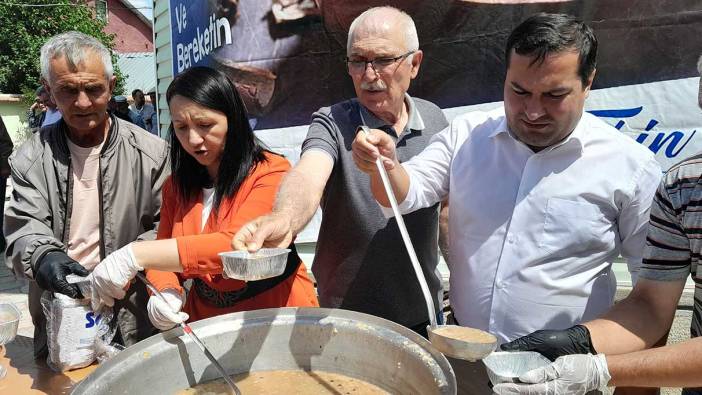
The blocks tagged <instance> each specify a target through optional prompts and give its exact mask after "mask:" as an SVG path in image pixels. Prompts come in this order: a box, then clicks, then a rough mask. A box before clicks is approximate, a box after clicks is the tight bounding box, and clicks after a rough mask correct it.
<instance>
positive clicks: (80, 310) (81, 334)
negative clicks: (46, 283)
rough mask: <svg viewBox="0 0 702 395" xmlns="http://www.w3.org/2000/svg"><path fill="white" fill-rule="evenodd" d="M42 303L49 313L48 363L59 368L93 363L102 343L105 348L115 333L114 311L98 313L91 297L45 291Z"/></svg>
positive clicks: (47, 313) (73, 367) (45, 311)
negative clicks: (91, 301) (113, 323)
mask: <svg viewBox="0 0 702 395" xmlns="http://www.w3.org/2000/svg"><path fill="white" fill-rule="evenodd" d="M41 304H42V308H43V310H44V314H45V315H46V336H47V345H48V349H49V357H48V359H47V364H48V365H49V367H51V368H52V369H53V370H55V371H58V372H63V371H66V370H71V369H77V368H82V367H85V366H88V365H90V364H91V363H93V361H95V358H96V357H97V356H98V352H97V351H98V343H99V344H101V345H102V347H100V349H101V350H105V349H106V347H105V346H104V345H105V344H107V345H108V346H109V344H110V342H111V341H112V338H113V337H114V335H115V330H116V327H112V328H111V327H110V323H111V321H112V312H111V311H108V312H103V313H102V314H95V313H94V312H93V311H92V309H91V307H90V299H72V298H70V297H68V296H65V295H62V294H52V293H51V292H44V294H43V295H42V298H41Z"/></svg>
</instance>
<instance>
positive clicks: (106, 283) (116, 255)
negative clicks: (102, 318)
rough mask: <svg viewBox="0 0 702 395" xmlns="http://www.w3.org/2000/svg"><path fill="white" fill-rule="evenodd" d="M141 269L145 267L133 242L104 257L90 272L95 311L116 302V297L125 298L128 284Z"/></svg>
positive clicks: (92, 300) (92, 301)
mask: <svg viewBox="0 0 702 395" xmlns="http://www.w3.org/2000/svg"><path fill="white" fill-rule="evenodd" d="M140 270H143V268H142V267H141V266H139V264H138V263H137V261H136V259H135V258H134V253H133V252H132V246H131V244H127V245H126V246H124V247H122V248H120V249H119V250H117V251H115V252H113V253H112V254H110V255H108V256H107V257H106V258H105V259H103V260H102V262H100V263H99V264H98V265H97V266H95V269H93V272H92V273H90V287H91V291H92V292H91V300H90V303H91V304H92V307H93V311H100V310H101V309H102V306H103V305H106V306H110V307H111V306H113V305H114V304H115V299H122V298H124V295H125V294H126V291H125V289H127V285H129V282H130V281H131V280H132V279H133V278H134V276H136V274H137V272H138V271H140Z"/></svg>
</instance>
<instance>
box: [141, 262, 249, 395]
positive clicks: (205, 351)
mask: <svg viewBox="0 0 702 395" xmlns="http://www.w3.org/2000/svg"><path fill="white" fill-rule="evenodd" d="M136 275H137V277H139V279H140V280H141V281H143V282H144V284H145V285H146V286H147V287H149V289H150V290H151V292H153V293H154V294H155V295H158V297H159V298H161V300H163V301H164V302H165V303H166V305H167V306H168V307H169V308H170V309H171V310H172V311H173V312H174V313H175V314H178V313H179V311H178V310H176V309H175V308H173V306H171V304H170V303H168V300H167V299H166V298H165V297H164V296H163V294H162V293H161V292H159V290H158V289H156V287H155V286H154V285H153V284H152V283H151V281H149V279H147V278H146V276H144V275H143V274H141V272H137V274H136ZM179 325H180V327H181V328H182V329H183V332H185V333H187V334H188V335H189V336H190V338H191V339H192V340H193V342H195V344H197V346H198V347H199V348H200V350H202V352H203V354H205V356H206V357H207V359H209V360H210V362H212V365H214V367H215V368H217V370H218V371H219V373H220V374H221V375H222V378H223V379H224V381H225V382H226V383H227V384H228V385H229V387H230V388H231V390H232V391H233V392H234V394H235V395H241V391H239V388H238V387H237V386H236V384H235V383H234V380H232V378H231V377H229V375H228V374H227V372H226V371H224V368H223V367H222V365H220V363H219V362H218V361H217V358H215V357H214V355H212V353H211V352H210V350H209V349H208V348H207V346H205V343H203V342H202V340H200V338H199V337H197V335H196V334H195V332H193V330H192V328H190V325H188V324H186V323H185V322H184V321H183V322H181V323H180V324H179Z"/></svg>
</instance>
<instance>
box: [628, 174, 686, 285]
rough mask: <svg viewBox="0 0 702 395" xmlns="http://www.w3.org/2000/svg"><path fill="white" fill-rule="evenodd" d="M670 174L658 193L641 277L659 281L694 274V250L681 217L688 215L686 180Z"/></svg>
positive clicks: (682, 278)
mask: <svg viewBox="0 0 702 395" xmlns="http://www.w3.org/2000/svg"><path fill="white" fill-rule="evenodd" d="M675 178H676V179H671V174H668V175H667V176H666V177H665V178H664V179H663V181H662V182H661V184H660V185H659V187H658V190H657V191H656V195H655V197H654V199H653V204H652V205H651V217H650V222H649V227H648V236H647V237H646V247H645V249H644V254H643V265H642V267H641V270H640V271H639V278H646V279H649V280H656V281H678V280H684V279H686V278H687V276H689V275H690V270H691V264H692V262H691V255H692V254H691V248H690V240H689V238H688V236H687V234H686V232H685V229H684V227H683V224H682V221H681V218H682V217H683V216H682V213H684V211H683V210H684V207H685V206H686V203H685V202H684V200H687V199H684V198H683V196H685V195H686V193H684V192H683V185H682V184H684V183H685V181H684V180H679V179H677V177H675Z"/></svg>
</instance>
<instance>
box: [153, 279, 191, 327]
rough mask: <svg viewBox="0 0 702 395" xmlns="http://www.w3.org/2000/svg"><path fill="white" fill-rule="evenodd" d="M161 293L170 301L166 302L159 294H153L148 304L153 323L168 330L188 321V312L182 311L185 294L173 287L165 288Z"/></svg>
mask: <svg viewBox="0 0 702 395" xmlns="http://www.w3.org/2000/svg"><path fill="white" fill-rule="evenodd" d="M161 295H163V297H164V298H166V301H168V303H166V302H164V301H163V299H161V298H160V297H159V296H158V295H151V297H150V298H149V303H148V304H147V305H146V311H148V313H149V320H151V323H152V324H154V326H155V327H156V328H158V329H160V330H162V331H166V330H168V329H171V328H173V327H174V326H176V325H178V324H180V323H181V322H185V321H187V319H188V318H189V317H188V314H186V313H183V312H182V311H180V309H181V308H182V307H183V295H182V294H181V293H180V292H179V291H178V290H175V289H172V288H168V289H164V290H163V291H161Z"/></svg>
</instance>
